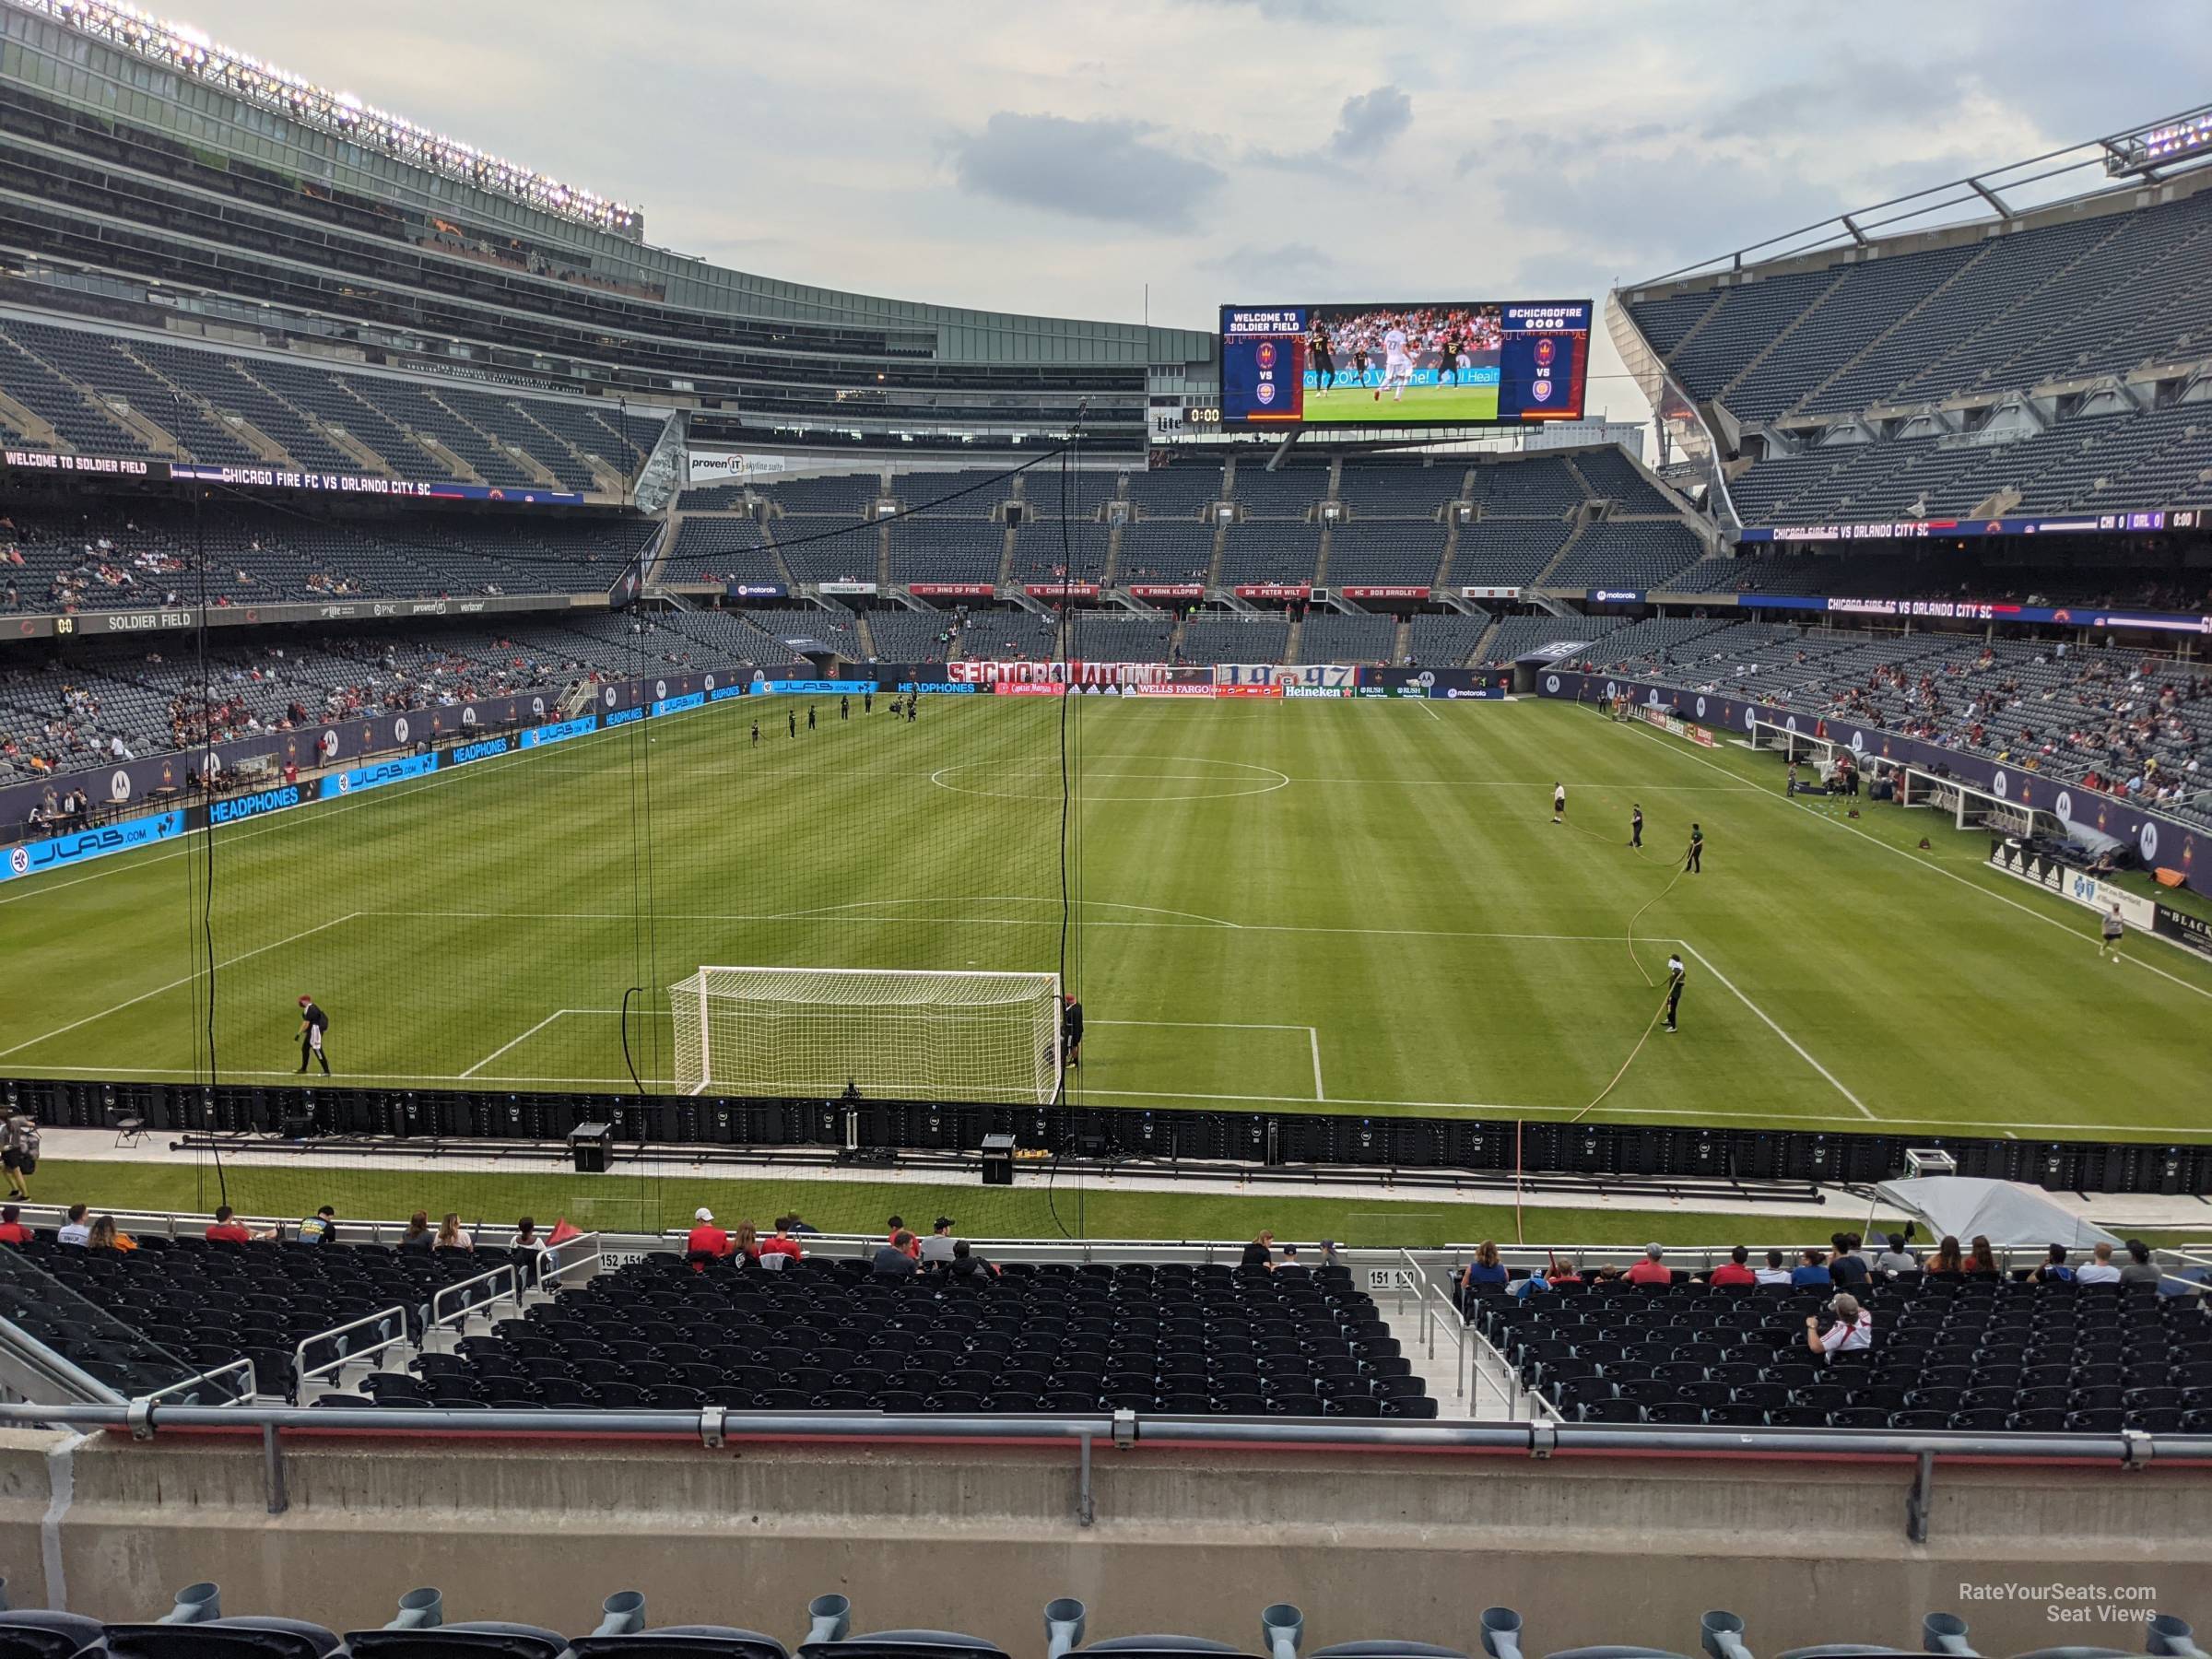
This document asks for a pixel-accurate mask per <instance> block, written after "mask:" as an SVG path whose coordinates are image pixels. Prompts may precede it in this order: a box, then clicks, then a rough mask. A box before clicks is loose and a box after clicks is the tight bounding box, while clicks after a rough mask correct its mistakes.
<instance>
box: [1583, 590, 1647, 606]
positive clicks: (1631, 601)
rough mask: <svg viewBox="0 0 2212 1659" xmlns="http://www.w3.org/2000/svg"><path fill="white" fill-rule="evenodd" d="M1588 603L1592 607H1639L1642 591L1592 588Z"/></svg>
mask: <svg viewBox="0 0 2212 1659" xmlns="http://www.w3.org/2000/svg"><path fill="white" fill-rule="evenodd" d="M1589 602H1590V603H1591V604H1592V605H1641V604H1642V603H1643V590H1642V589H1641V588H1592V589H1591V590H1590V593H1589Z"/></svg>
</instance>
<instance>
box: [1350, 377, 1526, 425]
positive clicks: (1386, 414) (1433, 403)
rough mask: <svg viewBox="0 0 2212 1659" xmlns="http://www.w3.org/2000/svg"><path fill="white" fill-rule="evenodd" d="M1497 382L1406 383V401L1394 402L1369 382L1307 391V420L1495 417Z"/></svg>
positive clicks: (1385, 421) (1365, 421) (1370, 422)
mask: <svg viewBox="0 0 2212 1659" xmlns="http://www.w3.org/2000/svg"><path fill="white" fill-rule="evenodd" d="M1497 418H1498V388H1497V387H1496V386H1408V387H1406V397H1405V401H1404V402H1402V403H1400V402H1394V401H1393V399H1392V397H1391V394H1390V393H1389V391H1388V390H1387V389H1385V390H1384V391H1383V393H1382V398H1381V399H1380V400H1379V401H1378V400H1377V398H1376V396H1375V388H1374V387H1372V386H1365V387H1362V386H1340V387H1337V388H1335V389H1334V390H1332V391H1331V392H1330V393H1329V394H1327V395H1326V396H1325V397H1324V396H1320V395H1317V394H1315V393H1313V392H1312V391H1308V392H1307V394H1306V424H1307V425H1308V426H1325V425H1328V424H1331V423H1341V424H1344V425H1355V426H1356V425H1382V426H1388V425H1389V424H1390V423H1391V422H1393V421H1399V420H1465V421H1477V420H1495V419H1497Z"/></svg>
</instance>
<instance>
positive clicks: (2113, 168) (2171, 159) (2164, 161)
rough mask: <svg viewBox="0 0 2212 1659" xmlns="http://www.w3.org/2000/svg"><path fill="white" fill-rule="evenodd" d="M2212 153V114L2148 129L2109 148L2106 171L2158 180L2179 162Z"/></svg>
mask: <svg viewBox="0 0 2212 1659" xmlns="http://www.w3.org/2000/svg"><path fill="white" fill-rule="evenodd" d="M2207 153H2212V113H2206V114H2199V115H2194V116H2190V117H2188V118H2186V119H2184V120H2181V121H2175V122H2170V123H2168V124H2165V125H2162V126H2155V127H2148V128H2146V129H2145V130H2144V131H2142V132H2140V133H2131V134H2129V135H2127V136H2126V137H2124V138H2119V139H2115V140H2113V141H2112V142H2111V143H2110V144H2109V145H2108V146H2107V151H2106V155H2105V159H2104V171H2106V172H2108V173H2110V174H2112V175H2113V176H2114V177H2118V176H2120V175H2123V174H2129V173H2136V174H2141V175H2143V176H2144V177H2147V178H2156V177H2157V176H2158V173H2159V169H2160V168H2164V167H2171V165H2172V164H2173V163H2175V162H2176V161H2182V160H2186V159H2190V158H2192V157H2196V156H2203V155H2206V154H2207Z"/></svg>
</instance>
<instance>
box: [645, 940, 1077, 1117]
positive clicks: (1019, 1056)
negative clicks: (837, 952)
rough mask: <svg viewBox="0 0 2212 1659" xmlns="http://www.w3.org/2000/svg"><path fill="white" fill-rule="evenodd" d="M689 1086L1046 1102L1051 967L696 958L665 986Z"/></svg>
mask: <svg viewBox="0 0 2212 1659" xmlns="http://www.w3.org/2000/svg"><path fill="white" fill-rule="evenodd" d="M668 1001H669V1006H670V1009H671V1011H672V1012H673V1013H674V1015H675V1017H676V1085H677V1088H681V1089H683V1090H684V1091H685V1092H686V1093H688V1094H705V1093H708V1092H715V1093H728V1094H746V1095H790V1096H797V1097H801V1098H813V1099H818V1100H835V1099H836V1098H837V1097H838V1096H840V1095H841V1094H843V1093H844V1092H845V1088H846V1086H847V1085H848V1084H850V1085H851V1086H852V1087H853V1088H855V1089H857V1090H858V1091H859V1092H860V1093H861V1094H862V1095H863V1096H865V1097H868V1098H870V1099H875V1100H992V1101H1003V1102H1006V1103H1010V1104H1033V1105H1045V1104H1048V1103H1050V1102H1051V1101H1052V1100H1055V1099H1057V1098H1058V1096H1059V1093H1060V1063H1061V1053H1060V976H1059V975H1058V974H1056V973H1003V972H980V973H979V972H965V973H959V972H954V973H947V972H926V971H912V970H905V969H892V968H701V969H700V971H698V972H697V973H694V974H692V975H691V976H690V977H689V978H688V979H686V980H683V981H681V982H678V983H677V984H675V985H672V986H671V987H669V991H668Z"/></svg>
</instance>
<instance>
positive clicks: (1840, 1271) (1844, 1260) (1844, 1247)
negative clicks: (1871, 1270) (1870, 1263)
mask: <svg viewBox="0 0 2212 1659" xmlns="http://www.w3.org/2000/svg"><path fill="white" fill-rule="evenodd" d="M1829 1242H1830V1244H1833V1245H1834V1246H1835V1247H1836V1253H1835V1254H1834V1256H1833V1257H1831V1258H1830V1261H1829V1264H1828V1277H1829V1278H1830V1281H1831V1282H1832V1283H1833V1284H1834V1285H1835V1287H1836V1288H1837V1289H1839V1290H1856V1289H1858V1288H1861V1287H1862V1286H1864V1285H1865V1283H1866V1259H1865V1257H1864V1256H1861V1255H1859V1254H1857V1253H1856V1250H1855V1241H1854V1240H1853V1237H1852V1235H1851V1234H1850V1233H1843V1232H1840V1233H1834V1234H1831V1235H1830V1238H1829Z"/></svg>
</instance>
